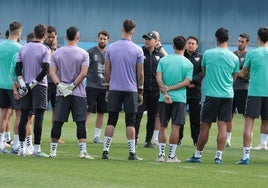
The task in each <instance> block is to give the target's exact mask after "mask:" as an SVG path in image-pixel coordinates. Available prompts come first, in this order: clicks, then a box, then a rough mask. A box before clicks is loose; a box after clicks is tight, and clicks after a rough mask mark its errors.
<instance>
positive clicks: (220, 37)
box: [215, 27, 229, 43]
mask: <svg viewBox="0 0 268 188" xmlns="http://www.w3.org/2000/svg"><path fill="white" fill-rule="evenodd" d="M215 37H216V38H217V41H218V42H219V43H224V42H227V41H228V40H229V31H228V30H227V29H225V28H223V27H221V28H219V29H218V30H217V31H216V33H215Z"/></svg>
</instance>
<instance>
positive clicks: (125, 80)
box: [105, 39, 144, 92]
mask: <svg viewBox="0 0 268 188" xmlns="http://www.w3.org/2000/svg"><path fill="white" fill-rule="evenodd" d="M105 60H109V61H110V64H111V74H110V82H109V90H114V91H132V92H137V63H142V64H143V62H144V55H143V51H142V48H141V47H139V46H138V45H136V44H135V43H134V42H132V41H131V40H127V39H120V40H118V41H116V42H114V43H112V44H110V45H109V46H108V48H107V51H106V53H105Z"/></svg>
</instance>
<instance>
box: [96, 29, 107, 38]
mask: <svg viewBox="0 0 268 188" xmlns="http://www.w3.org/2000/svg"><path fill="white" fill-rule="evenodd" d="M100 35H104V36H106V37H107V38H108V39H109V38H110V35H109V33H108V31H105V30H102V31H100V32H99V33H98V37H99V36H100Z"/></svg>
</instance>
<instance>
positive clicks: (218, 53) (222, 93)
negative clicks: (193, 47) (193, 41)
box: [202, 47, 239, 98]
mask: <svg viewBox="0 0 268 188" xmlns="http://www.w3.org/2000/svg"><path fill="white" fill-rule="evenodd" d="M202 67H205V70H206V73H205V74H206V75H205V86H204V95H205V96H209V97H218V98H233V96H234V91H233V74H235V73H238V72H239V61H238V57H237V56H236V55H235V54H234V53H233V52H231V51H230V50H229V49H226V48H220V47H216V48H213V49H209V50H206V51H205V53H204V55H203V59H202Z"/></svg>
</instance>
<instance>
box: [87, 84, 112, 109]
mask: <svg viewBox="0 0 268 188" xmlns="http://www.w3.org/2000/svg"><path fill="white" fill-rule="evenodd" d="M86 93H87V111H88V112H91V113H96V112H97V113H105V112H107V102H106V101H105V94H106V89H96V88H92V87H86Z"/></svg>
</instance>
